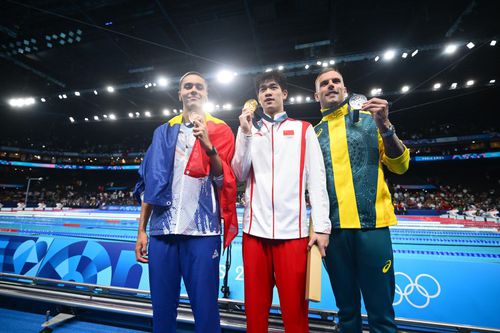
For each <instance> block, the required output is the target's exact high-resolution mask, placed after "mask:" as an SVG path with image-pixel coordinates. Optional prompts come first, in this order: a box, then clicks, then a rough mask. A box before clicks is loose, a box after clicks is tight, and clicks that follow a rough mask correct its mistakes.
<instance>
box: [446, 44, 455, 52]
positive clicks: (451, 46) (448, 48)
mask: <svg viewBox="0 0 500 333" xmlns="http://www.w3.org/2000/svg"><path fill="white" fill-rule="evenodd" d="M457 48H458V46H457V45H456V44H448V45H446V47H445V48H444V53H446V54H452V53H454V52H455V51H456V50H457Z"/></svg>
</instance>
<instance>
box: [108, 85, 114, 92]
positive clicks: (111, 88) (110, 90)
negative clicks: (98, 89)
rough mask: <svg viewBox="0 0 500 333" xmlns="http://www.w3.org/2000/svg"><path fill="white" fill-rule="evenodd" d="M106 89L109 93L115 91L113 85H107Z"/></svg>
mask: <svg viewBox="0 0 500 333" xmlns="http://www.w3.org/2000/svg"><path fill="white" fill-rule="evenodd" d="M106 90H107V91H108V92H109V93H114V92H115V88H114V87H113V86H107V87H106Z"/></svg>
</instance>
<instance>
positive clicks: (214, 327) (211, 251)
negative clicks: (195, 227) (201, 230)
mask: <svg viewBox="0 0 500 333" xmlns="http://www.w3.org/2000/svg"><path fill="white" fill-rule="evenodd" d="M220 251H221V239H220V236H182V235H165V236H152V237H150V240H149V251H148V256H149V285H150V289H151V301H152V303H153V332H155V333H175V332H176V318H177V306H178V304H179V294H180V288H181V276H182V278H183V279H184V284H185V285H186V290H187V293H188V296H189V302H190V304H191V308H192V310H193V315H194V320H195V330H196V332H198V333H201V332H204V333H212V332H216V333H219V332H220V331H221V329H220V317H219V306H218V303H217V300H218V296H219V261H220Z"/></svg>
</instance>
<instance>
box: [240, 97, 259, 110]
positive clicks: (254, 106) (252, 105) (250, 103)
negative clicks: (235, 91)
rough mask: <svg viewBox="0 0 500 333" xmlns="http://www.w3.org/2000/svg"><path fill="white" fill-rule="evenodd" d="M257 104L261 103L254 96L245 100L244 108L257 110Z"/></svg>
mask: <svg viewBox="0 0 500 333" xmlns="http://www.w3.org/2000/svg"><path fill="white" fill-rule="evenodd" d="M257 105H259V103H257V101H256V100H255V99H253V98H252V99H249V100H248V101H246V102H245V105H243V109H248V110H250V111H252V112H254V111H255V110H257Z"/></svg>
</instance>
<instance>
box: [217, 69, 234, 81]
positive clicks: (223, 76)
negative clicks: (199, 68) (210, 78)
mask: <svg viewBox="0 0 500 333" xmlns="http://www.w3.org/2000/svg"><path fill="white" fill-rule="evenodd" d="M233 79H234V74H233V73H231V72H230V71H227V70H222V71H220V72H219V73H218V74H217V81H219V82H220V83H222V84H228V83H231V82H232V81H233Z"/></svg>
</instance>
